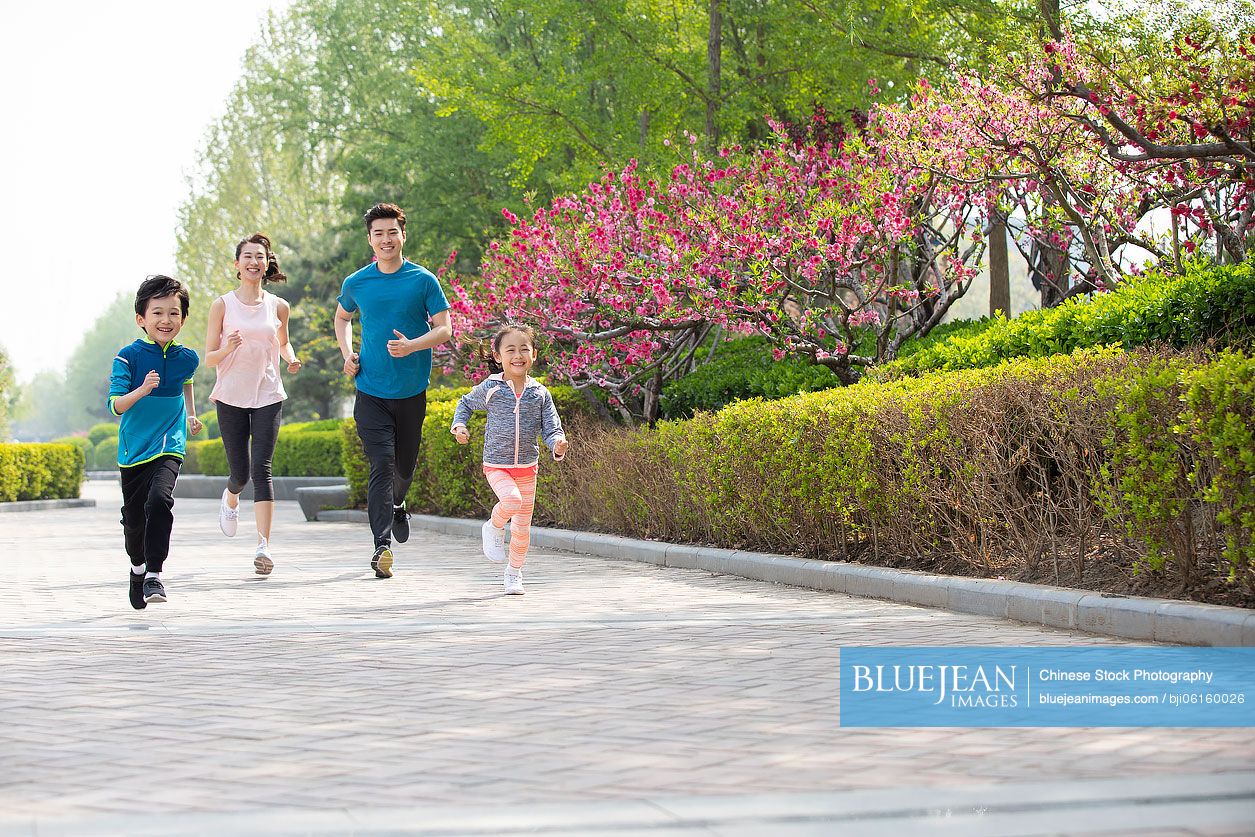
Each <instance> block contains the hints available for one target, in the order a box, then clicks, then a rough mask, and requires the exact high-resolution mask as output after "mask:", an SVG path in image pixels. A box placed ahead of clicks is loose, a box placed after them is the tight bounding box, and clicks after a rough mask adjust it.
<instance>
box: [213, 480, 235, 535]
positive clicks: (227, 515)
mask: <svg viewBox="0 0 1255 837" xmlns="http://www.w3.org/2000/svg"><path fill="white" fill-rule="evenodd" d="M235 502H236V507H235V508H231V507H230V506H228V505H227V490H226V489H225V488H224V489H222V502H221V503H219V504H218V526H219V528H221V529H222V534H224V535H226V536H227V537H228V538H234V537H235V530H236V527H238V526H239V525H240V507H239V502H240V501H239V500H236V501H235Z"/></svg>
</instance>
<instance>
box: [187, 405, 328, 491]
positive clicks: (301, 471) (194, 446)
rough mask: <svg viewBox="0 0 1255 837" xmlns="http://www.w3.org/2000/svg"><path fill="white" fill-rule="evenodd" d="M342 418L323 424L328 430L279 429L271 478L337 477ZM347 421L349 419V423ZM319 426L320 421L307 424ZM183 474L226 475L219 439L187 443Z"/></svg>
mask: <svg viewBox="0 0 1255 837" xmlns="http://www.w3.org/2000/svg"><path fill="white" fill-rule="evenodd" d="M344 421H345V420H344V419H333V420H331V421H330V422H328V423H327V424H328V425H329V426H330V427H332V428H335V429H332V430H312V431H306V430H285V429H284V428H280V429H279V441H278V443H277V444H276V445H275V454H274V459H273V460H271V469H270V472H271V475H272V476H276V477H338V476H340V475H341V473H342V472H341V467H342V466H341V454H340V445H341V442H340V440H341V437H342V432H341V430H340V429H339V427H340V425H341V424H343V423H344ZM350 421H351V420H350ZM307 424H309V425H323V424H324V422H308V423H307ZM183 471H184V473H195V474H210V475H213V476H226V475H227V474H228V473H229V472H230V469H229V468H228V467H227V452H226V448H225V447H223V444H222V439H207V440H205V441H203V442H188V444H187V454H186V456H185V457H184V459H183Z"/></svg>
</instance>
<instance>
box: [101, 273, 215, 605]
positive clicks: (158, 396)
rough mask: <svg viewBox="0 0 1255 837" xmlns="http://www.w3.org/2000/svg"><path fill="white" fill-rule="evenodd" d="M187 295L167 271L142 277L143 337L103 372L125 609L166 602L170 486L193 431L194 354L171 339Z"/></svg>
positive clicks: (196, 428) (196, 425)
mask: <svg viewBox="0 0 1255 837" xmlns="http://www.w3.org/2000/svg"><path fill="white" fill-rule="evenodd" d="M187 309H188V294H187V288H185V287H184V286H183V283H182V282H179V281H178V280H176V279H171V278H170V277H169V276H149V277H148V278H147V279H145V280H144V281H143V283H142V284H141V285H140V286H139V291H138V292H137V293H136V294H135V323H136V325H138V326H139V327H140V328H142V329H143V330H144V334H145V336H144V337H141V338H139V339H138V340H136V341H135V342H134V343H131V344H130V345H129V346H123V347H122V348H121V349H120V350H119V351H118V354H117V357H115V358H114V359H113V372H112V374H111V375H110V376H109V410H110V411H111V412H112V413H113V414H114V415H115V416H121V417H122V421H121V422H120V423H119V425H118V468H119V470H120V471H121V474H122V534H123V537H124V539H125V541H126V554H127V555H128V556H130V559H131V573H130V579H129V581H130V599H131V607H133V608H135V609H136V610H142V609H144V608H145V607H147V606H148V605H149V604H150V603H158V602H164V601H166V588H165V586H164V585H163V584H162V583H161V568H162V565H163V564H164V563H165V560H166V556H167V555H168V554H169V553H170V530H171V528H172V527H173V525H174V483H175V481H176V480H177V479H178V477H179V467H180V466H181V465H182V464H183V454H184V452H185V451H186V449H187V433H186V431H185V428H188V429H190V430H191V431H192V435H196V434H197V433H199V432H200V429H201V423H200V421H199V420H198V419H197V418H196V399H195V397H194V395H193V393H192V374H193V373H194V372H195V371H196V367H197V366H199V365H200V358H199V357H197V356H196V352H194V351H192V350H191V349H189V348H187V347H186V346H182V345H180V344H178V343H176V342H175V341H174V338H175V336H177V335H178V333H179V330H180V329H181V328H183V323H184V321H185V320H186V319H187Z"/></svg>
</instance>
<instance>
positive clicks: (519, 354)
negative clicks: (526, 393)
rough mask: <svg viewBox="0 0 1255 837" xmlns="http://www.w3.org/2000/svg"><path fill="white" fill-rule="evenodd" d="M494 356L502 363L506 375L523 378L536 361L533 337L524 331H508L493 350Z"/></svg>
mask: <svg viewBox="0 0 1255 837" xmlns="http://www.w3.org/2000/svg"><path fill="white" fill-rule="evenodd" d="M492 356H493V359H494V360H496V361H497V363H499V364H501V368H502V370H503V371H504V372H505V374H506V375H508V376H510V377H512V378H522V377H525V376H526V375H527V373H528V372H530V371H531V368H532V364H533V363H535V362H536V349H535V348H534V347H533V346H532V338H530V337H528V336H527V334H525V333H524V332H521V331H507V332H506V333H505V334H504V335H503V336H502V337H501V342H500V343H498V344H497V348H496V349H494V350H493V353H492Z"/></svg>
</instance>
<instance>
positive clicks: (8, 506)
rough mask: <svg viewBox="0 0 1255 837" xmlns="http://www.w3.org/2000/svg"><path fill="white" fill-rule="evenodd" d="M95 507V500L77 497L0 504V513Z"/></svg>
mask: <svg viewBox="0 0 1255 837" xmlns="http://www.w3.org/2000/svg"><path fill="white" fill-rule="evenodd" d="M95 505H96V501H95V500H85V499H82V498H79V497H75V498H69V499H64V500H15V501H13V502H11V503H0V512H26V511H48V510H50V509H81V508H90V507H93V506H95Z"/></svg>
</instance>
